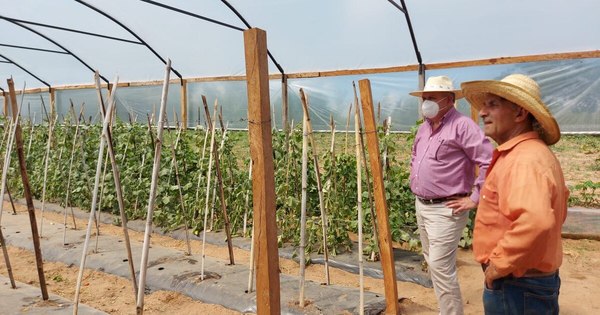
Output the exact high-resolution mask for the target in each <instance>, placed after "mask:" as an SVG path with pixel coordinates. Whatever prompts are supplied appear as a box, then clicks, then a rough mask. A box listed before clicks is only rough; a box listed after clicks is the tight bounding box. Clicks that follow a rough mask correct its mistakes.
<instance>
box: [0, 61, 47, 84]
mask: <svg viewBox="0 0 600 315" xmlns="http://www.w3.org/2000/svg"><path fill="white" fill-rule="evenodd" d="M0 57H2V58H4V59H6V60H8V62H9V63H12V64H13V65H15V66H17V67H19V68H20V69H21V70H23V71H25V72H27V73H28V74H29V75H30V76H32V77H34V78H36V79H37V80H38V81H40V82H42V83H44V84H45V85H46V86H47V87H48V88H49V89H51V88H52V86H50V84H48V83H47V82H46V81H44V80H42V79H40V78H39V77H38V76H36V75H35V74H33V73H31V71H29V70H27V69H25V68H24V67H23V66H21V65H20V64H18V63H16V62H14V61H12V60H11V59H9V58H8V57H6V56H4V55H3V54H0ZM2 92H4V90H2Z"/></svg>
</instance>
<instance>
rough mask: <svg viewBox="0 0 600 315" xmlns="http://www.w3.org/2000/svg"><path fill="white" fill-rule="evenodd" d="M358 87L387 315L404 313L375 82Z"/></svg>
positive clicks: (360, 82)
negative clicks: (373, 89) (375, 105)
mask: <svg viewBox="0 0 600 315" xmlns="http://www.w3.org/2000/svg"><path fill="white" fill-rule="evenodd" d="M358 85H359V88H360V98H361V103H362V110H363V115H364V121H365V134H366V135H367V146H368V149H369V160H370V164H371V169H372V174H373V191H374V195H375V208H376V210H377V227H378V235H379V248H380V251H381V266H382V270H383V282H384V286H385V301H386V314H400V308H399V305H398V289H397V284H396V267H395V265H394V253H393V248H392V235H391V232H390V224H389V219H388V209H387V202H386V199H385V186H384V184H383V177H382V170H381V161H380V159H379V140H378V139H377V126H376V125H375V116H374V113H373V96H372V94H371V83H370V82H369V80H367V79H364V80H360V81H358Z"/></svg>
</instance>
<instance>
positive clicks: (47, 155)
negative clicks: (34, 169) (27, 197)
mask: <svg viewBox="0 0 600 315" xmlns="http://www.w3.org/2000/svg"><path fill="white" fill-rule="evenodd" d="M57 120H58V115H57V116H54V121H48V124H49V125H48V140H47V141H48V143H47V145H46V155H45V157H44V182H43V183H42V211H41V214H40V237H43V236H42V235H43V234H42V232H43V229H44V209H45V208H46V183H47V178H48V163H49V161H50V148H51V147H52V131H53V130H54V125H56V121H57Z"/></svg>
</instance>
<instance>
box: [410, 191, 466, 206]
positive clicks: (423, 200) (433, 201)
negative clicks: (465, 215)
mask: <svg viewBox="0 0 600 315" xmlns="http://www.w3.org/2000/svg"><path fill="white" fill-rule="evenodd" d="M468 195H469V194H467V193H464V194H456V195H452V196H448V197H442V198H433V199H431V198H421V197H419V196H417V199H419V201H420V202H421V203H422V204H426V205H432V204H436V203H443V202H446V201H450V200H454V199H456V198H462V197H466V196H468Z"/></svg>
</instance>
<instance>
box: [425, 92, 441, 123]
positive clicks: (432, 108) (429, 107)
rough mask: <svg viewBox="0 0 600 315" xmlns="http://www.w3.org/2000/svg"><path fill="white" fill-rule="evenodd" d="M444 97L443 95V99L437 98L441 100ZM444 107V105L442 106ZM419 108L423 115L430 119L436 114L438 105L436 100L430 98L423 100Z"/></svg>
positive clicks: (438, 109) (438, 110) (438, 108)
mask: <svg viewBox="0 0 600 315" xmlns="http://www.w3.org/2000/svg"><path fill="white" fill-rule="evenodd" d="M445 99H446V98H445V97H444V98H443V99H441V100H439V101H438V102H440V101H443V100H445ZM444 108H446V107H444ZM421 110H422V112H423V116H425V117H427V118H429V119H431V118H433V117H435V116H437V114H438V113H439V112H440V105H438V103H437V102H434V101H431V100H425V101H423V104H422V105H421Z"/></svg>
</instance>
